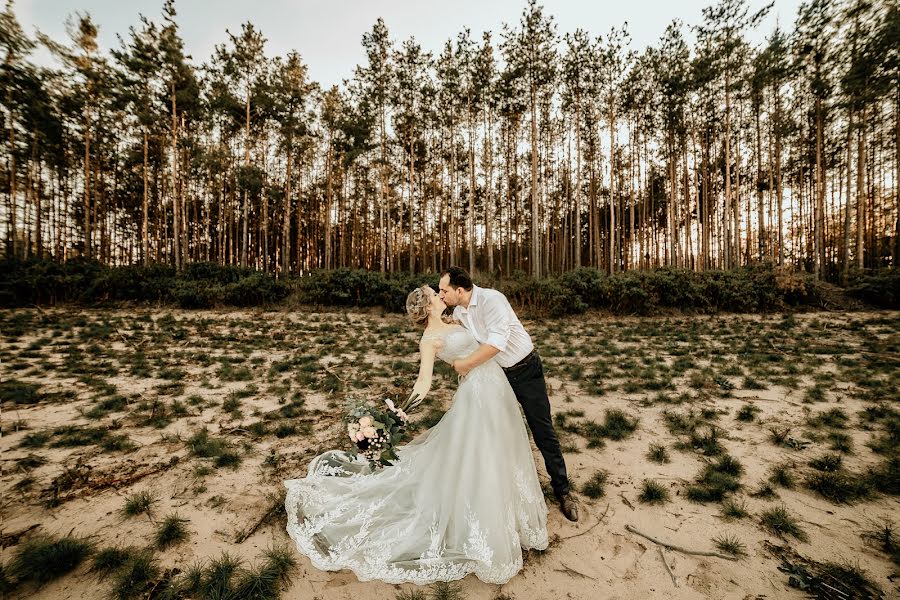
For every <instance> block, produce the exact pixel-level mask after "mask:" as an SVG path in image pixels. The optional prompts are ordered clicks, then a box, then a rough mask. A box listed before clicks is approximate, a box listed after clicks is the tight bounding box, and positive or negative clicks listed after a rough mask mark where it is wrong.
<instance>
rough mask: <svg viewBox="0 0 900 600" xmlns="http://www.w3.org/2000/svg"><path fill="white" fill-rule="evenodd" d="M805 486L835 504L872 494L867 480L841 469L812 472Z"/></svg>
mask: <svg viewBox="0 0 900 600" xmlns="http://www.w3.org/2000/svg"><path fill="white" fill-rule="evenodd" d="M806 487H808V488H809V489H811V490H813V491H814V492H817V493H819V494H820V495H821V496H822V497H823V498H826V499H828V500H831V501H832V502H834V503H836V504H845V503H850V502H854V501H856V500H861V499H864V498H868V497H870V496H871V495H872V485H871V483H870V482H869V481H867V480H866V479H865V478H863V477H858V476H856V475H853V474H850V473H846V472H843V471H822V472H820V473H812V474H810V475H809V477H807V479H806Z"/></svg>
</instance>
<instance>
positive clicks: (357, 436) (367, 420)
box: [346, 394, 418, 469]
mask: <svg viewBox="0 0 900 600" xmlns="http://www.w3.org/2000/svg"><path fill="white" fill-rule="evenodd" d="M417 399H418V395H416V394H413V395H412V396H410V397H409V398H408V399H407V400H406V402H404V403H403V404H402V405H401V406H395V405H394V401H393V400H391V399H390V398H385V399H384V407H381V406H380V405H376V404H374V403H372V402H363V403H359V404H353V405H351V408H350V410H349V411H348V413H347V417H346V421H347V435H348V436H349V438H350V441H351V442H353V444H354V446H355V447H356V451H357V453H358V454H360V455H361V456H363V457H364V458H365V459H366V460H368V461H369V463H370V464H371V465H372V467H373V468H376V469H377V468H381V467H385V466H390V465H392V464H393V463H392V462H391V461H393V460H399V459H400V458H399V457H398V456H397V453H396V451H395V448H396V446H397V444H399V442H400V441H401V440H402V438H403V434H405V433H406V426H407V425H408V424H409V414H408V413H407V411H412V410H413V408H415V407H416V406H417V405H418V403H417V402H416V400H417Z"/></svg>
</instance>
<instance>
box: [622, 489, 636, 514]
mask: <svg viewBox="0 0 900 600" xmlns="http://www.w3.org/2000/svg"><path fill="white" fill-rule="evenodd" d="M619 498H621V499H622V502H624V503H625V506H627V507H628V508H630V509H631V510H634V504H632V503H631V502H630V501H629V500H628V498H626V497H625V494H623V493H622V492H619Z"/></svg>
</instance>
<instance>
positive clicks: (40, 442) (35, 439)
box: [19, 431, 51, 448]
mask: <svg viewBox="0 0 900 600" xmlns="http://www.w3.org/2000/svg"><path fill="white" fill-rule="evenodd" d="M50 437H51V435H50V432H49V431H32V432H31V433H27V434H25V437H24V438H22V441H21V442H19V447H20V448H43V447H44V446H45V445H46V444H47V442H49V441H50Z"/></svg>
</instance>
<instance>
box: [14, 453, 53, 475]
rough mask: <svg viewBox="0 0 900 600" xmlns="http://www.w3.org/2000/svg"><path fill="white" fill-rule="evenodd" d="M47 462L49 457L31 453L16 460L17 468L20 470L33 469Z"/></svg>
mask: <svg viewBox="0 0 900 600" xmlns="http://www.w3.org/2000/svg"><path fill="white" fill-rule="evenodd" d="M46 464H47V459H46V458H44V457H43V456H39V455H37V454H29V455H28V456H23V457H22V458H20V459H18V460H16V468H17V469H19V470H20V471H31V470H32V469H36V468H38V467H42V466H44V465H46Z"/></svg>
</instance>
